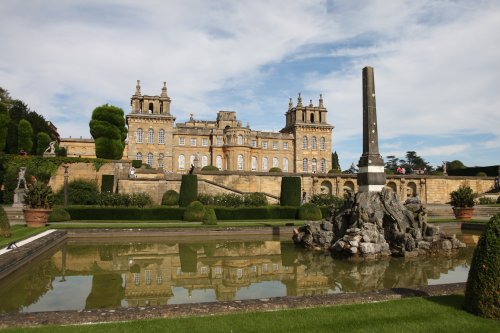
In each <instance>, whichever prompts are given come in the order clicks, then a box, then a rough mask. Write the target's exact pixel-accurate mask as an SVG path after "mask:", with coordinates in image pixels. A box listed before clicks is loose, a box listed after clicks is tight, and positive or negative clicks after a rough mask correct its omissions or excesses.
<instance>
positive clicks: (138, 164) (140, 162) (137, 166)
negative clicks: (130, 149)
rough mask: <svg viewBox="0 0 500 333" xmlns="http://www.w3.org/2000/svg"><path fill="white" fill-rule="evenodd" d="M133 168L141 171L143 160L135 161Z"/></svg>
mask: <svg viewBox="0 0 500 333" xmlns="http://www.w3.org/2000/svg"><path fill="white" fill-rule="evenodd" d="M132 166H133V167H134V168H136V169H139V168H140V167H141V166H142V161H141V160H133V161H132Z"/></svg>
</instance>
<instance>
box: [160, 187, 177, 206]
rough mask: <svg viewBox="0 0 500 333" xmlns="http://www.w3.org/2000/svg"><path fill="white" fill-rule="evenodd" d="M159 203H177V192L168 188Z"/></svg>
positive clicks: (175, 204)
mask: <svg viewBox="0 0 500 333" xmlns="http://www.w3.org/2000/svg"><path fill="white" fill-rule="evenodd" d="M161 204H162V205H163V206H177V205H178V204H179V193H177V192H176V191H174V190H168V191H167V192H165V193H163V197H162V198H161Z"/></svg>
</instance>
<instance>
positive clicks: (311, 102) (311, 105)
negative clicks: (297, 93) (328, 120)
mask: <svg viewBox="0 0 500 333" xmlns="http://www.w3.org/2000/svg"><path fill="white" fill-rule="evenodd" d="M313 106H314V105H313V100H312V99H310V100H309V107H311V108H312V107H313Z"/></svg>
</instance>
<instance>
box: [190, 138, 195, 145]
mask: <svg viewBox="0 0 500 333" xmlns="http://www.w3.org/2000/svg"><path fill="white" fill-rule="evenodd" d="M191 146H196V138H191Z"/></svg>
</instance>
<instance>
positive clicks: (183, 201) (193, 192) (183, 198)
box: [179, 175, 198, 207]
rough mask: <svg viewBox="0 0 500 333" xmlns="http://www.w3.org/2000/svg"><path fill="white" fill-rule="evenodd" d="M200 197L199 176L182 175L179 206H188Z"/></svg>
mask: <svg viewBox="0 0 500 333" xmlns="http://www.w3.org/2000/svg"><path fill="white" fill-rule="evenodd" d="M197 197H198V177H197V176H196V175H182V182H181V190H180V193H179V206H181V207H186V206H188V205H189V204H190V203H191V202H193V201H195V200H196V198H197Z"/></svg>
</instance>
